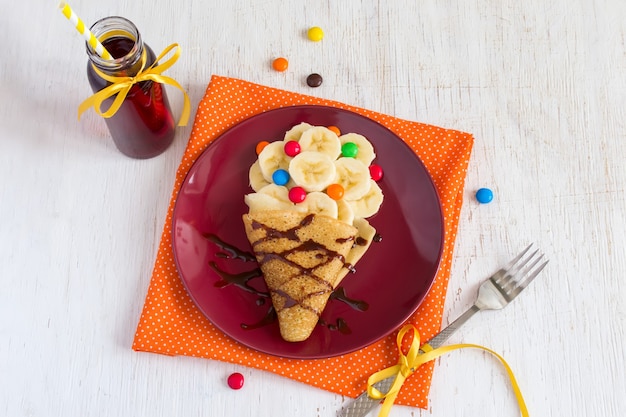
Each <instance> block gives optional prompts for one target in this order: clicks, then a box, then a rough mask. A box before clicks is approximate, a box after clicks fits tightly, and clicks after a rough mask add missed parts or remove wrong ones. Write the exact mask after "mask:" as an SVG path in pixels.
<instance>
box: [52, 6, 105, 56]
mask: <svg viewBox="0 0 626 417" xmlns="http://www.w3.org/2000/svg"><path fill="white" fill-rule="evenodd" d="M59 9H61V12H62V13H63V15H64V16H65V17H67V19H68V20H69V21H70V22H72V24H73V25H74V27H75V28H76V30H77V31H78V33H80V34H81V35H83V38H85V40H86V41H87V43H89V46H91V48H92V49H93V50H94V51H96V53H97V54H98V55H99V56H101V57H102V58H103V59H113V56H112V55H111V54H110V53H109V51H107V50H106V49H104V46H102V44H101V43H100V41H99V40H98V39H97V38H96V36H95V35H94V34H93V33H91V31H90V30H89V29H87V27H85V24H84V23H83V21H82V20H81V19H80V17H78V16H77V15H76V13H74V10H72V8H71V7H70V5H69V4H67V3H65V2H61V3H59Z"/></svg>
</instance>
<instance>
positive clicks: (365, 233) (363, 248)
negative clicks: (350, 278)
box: [334, 218, 376, 287]
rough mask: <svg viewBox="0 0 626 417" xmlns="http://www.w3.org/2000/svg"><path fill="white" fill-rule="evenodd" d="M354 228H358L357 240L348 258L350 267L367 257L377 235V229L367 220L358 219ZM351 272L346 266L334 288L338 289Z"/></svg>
mask: <svg viewBox="0 0 626 417" xmlns="http://www.w3.org/2000/svg"><path fill="white" fill-rule="evenodd" d="M353 226H354V227H356V228H357V230H358V233H357V235H356V236H357V239H356V242H354V245H352V249H351V250H350V252H348V256H346V262H345V263H346V265H350V266H352V267H354V266H355V265H356V263H357V262H359V260H360V259H361V258H362V257H363V255H365V252H367V250H368V249H369V247H370V245H371V244H372V240H373V239H374V235H375V234H376V229H375V228H374V227H373V226H372V225H371V224H369V222H368V221H367V220H365V219H362V218H358V219H354V224H353ZM348 272H350V268H349V267H346V266H344V267H343V268H342V269H341V271H339V275H338V276H337V280H336V281H335V284H334V286H335V287H337V285H339V283H340V282H341V280H342V279H343V278H344V277H345V276H346V275H348Z"/></svg>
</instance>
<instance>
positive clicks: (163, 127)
mask: <svg viewBox="0 0 626 417" xmlns="http://www.w3.org/2000/svg"><path fill="white" fill-rule="evenodd" d="M91 31H92V32H93V34H94V35H95V36H96V38H98V39H99V40H100V42H101V43H102V44H103V46H104V47H105V48H106V49H107V50H108V51H109V53H110V54H111V55H112V56H113V58H114V59H113V60H106V59H103V58H102V57H100V56H99V55H98V54H97V53H96V52H95V51H94V50H93V49H91V47H90V46H89V44H87V55H88V57H89V62H88V63H87V78H88V79H89V84H90V85H91V89H92V90H93V92H94V93H96V92H98V91H100V90H102V89H103V88H105V87H107V86H108V85H110V84H111V83H109V82H108V81H106V80H104V79H103V78H101V77H100V76H99V75H98V74H97V73H96V72H95V71H94V69H93V66H95V67H96V68H98V69H99V70H100V71H101V72H103V73H104V74H107V75H111V76H128V77H132V76H135V75H137V73H138V72H139V71H140V69H141V56H142V54H143V52H144V50H145V52H146V54H147V62H146V66H145V67H146V68H147V67H148V66H150V65H151V64H153V63H154V62H155V60H156V56H155V54H154V52H153V51H152V49H151V48H150V47H149V46H148V45H147V44H145V43H143V40H142V39H141V34H140V33H139V31H138V30H137V28H136V27H135V25H134V24H133V23H132V22H131V21H129V20H128V19H125V18H123V17H119V16H112V17H105V18H104V19H101V20H99V21H97V22H96V23H94V24H93V26H92V27H91ZM114 98H115V96H113V97H110V98H108V99H106V100H105V101H104V102H103V103H102V107H101V109H102V111H103V112H105V111H106V110H107V109H108V108H109V107H110V105H111V103H112V102H113V100H114ZM104 120H105V122H106V124H107V127H108V128H109V132H110V133H111V136H112V138H113V141H114V142H115V145H116V146H117V148H118V149H119V150H120V152H122V153H123V154H124V155H127V156H129V157H131V158H136V159H147V158H152V157H154V156H157V155H159V154H161V153H163V152H164V151H165V150H166V149H167V148H168V147H169V146H170V145H171V144H172V141H173V140H174V132H175V127H176V124H175V122H174V117H173V114H172V110H171V108H170V105H169V101H168V99H167V93H166V91H165V88H164V87H163V85H161V84H160V83H157V82H153V81H142V82H139V83H136V84H134V85H133V86H132V87H131V89H130V91H129V92H128V95H127V96H126V98H125V99H124V102H123V103H122V106H121V107H120V108H119V110H118V111H117V112H116V113H115V114H114V115H113V116H111V117H110V118H105V119H104Z"/></svg>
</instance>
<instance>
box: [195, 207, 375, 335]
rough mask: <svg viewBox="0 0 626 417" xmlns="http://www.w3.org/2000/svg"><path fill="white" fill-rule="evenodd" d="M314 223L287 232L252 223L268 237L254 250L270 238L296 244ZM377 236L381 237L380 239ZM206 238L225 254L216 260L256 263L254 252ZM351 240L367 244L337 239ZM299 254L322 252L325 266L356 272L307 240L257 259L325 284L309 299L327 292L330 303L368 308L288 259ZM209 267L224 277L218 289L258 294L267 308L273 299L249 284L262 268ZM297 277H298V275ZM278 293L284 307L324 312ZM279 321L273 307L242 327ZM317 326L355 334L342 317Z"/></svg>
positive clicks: (307, 221)
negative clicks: (334, 264)
mask: <svg viewBox="0 0 626 417" xmlns="http://www.w3.org/2000/svg"><path fill="white" fill-rule="evenodd" d="M312 221H313V215H309V216H306V217H305V218H304V219H303V220H302V222H301V223H300V225H298V226H296V227H294V228H292V229H289V230H286V231H280V230H277V229H273V228H270V227H267V226H265V225H263V224H261V223H258V222H253V223H252V227H253V228H254V229H259V228H263V229H264V230H265V231H266V235H265V237H264V238H262V239H259V240H258V241H257V242H254V243H253V245H252V246H253V248H254V247H256V246H257V245H258V244H260V243H261V242H264V241H267V240H270V239H276V238H286V239H289V240H294V241H298V240H299V239H298V236H297V234H296V231H297V230H298V228H300V227H302V226H306V225H308V224H310V223H311V222H312ZM377 236H378V238H377ZM204 237H205V238H206V239H207V240H209V241H210V242H212V243H214V244H215V245H216V246H217V247H218V248H220V249H221V250H222V252H218V253H216V255H215V256H216V257H217V258H222V259H239V260H241V261H243V262H253V261H257V257H255V256H254V255H253V254H252V253H250V252H246V251H243V250H241V249H239V248H237V247H235V246H233V245H231V244H228V243H226V242H224V241H223V240H222V239H220V238H219V237H218V236H216V235H214V234H205V235H204ZM350 240H354V245H355V246H356V245H366V244H367V241H366V240H365V239H363V238H360V237H359V238H356V239H354V237H348V238H340V239H337V242H338V243H345V242H348V241H350ZM373 240H374V241H377V242H379V241H380V240H381V238H380V235H378V234H377V235H376V236H374V239H373ZM298 251H320V252H322V253H320V254H318V255H316V256H318V257H319V258H320V259H322V258H326V261H325V264H326V263H329V262H332V261H333V260H335V259H339V260H340V261H341V262H343V264H344V267H346V268H348V270H349V271H350V272H351V273H354V272H356V269H355V268H354V266H353V265H351V264H349V263H346V262H345V259H344V257H343V256H342V255H341V254H339V253H337V252H335V251H332V250H330V249H328V248H326V247H325V246H324V245H322V244H319V243H317V242H314V241H312V240H307V241H304V242H302V244H301V245H299V246H297V247H295V248H293V249H290V250H287V251H284V252H283V253H281V254H273V253H264V252H262V251H257V252H256V253H257V256H258V258H259V259H260V263H262V262H267V261H268V260H270V259H274V258H280V259H281V261H283V262H287V263H288V264H289V265H291V266H293V267H294V268H296V269H297V270H298V271H299V273H298V274H297V275H306V276H308V277H310V278H312V279H314V280H315V281H316V282H318V283H320V284H322V287H323V289H322V290H320V291H319V292H317V293H315V294H311V295H309V296H310V297H313V296H317V295H322V294H326V293H330V295H329V301H330V300H336V301H339V302H343V303H345V304H346V305H348V306H349V307H351V308H352V309H354V310H357V311H366V310H367V309H368V308H369V304H368V303H366V302H365V301H361V300H354V299H351V298H349V297H348V296H347V295H346V293H345V289H344V288H342V287H338V288H336V289H333V288H332V285H331V284H329V283H327V282H326V281H324V280H323V279H322V278H321V277H319V276H317V275H315V274H314V273H313V269H314V268H303V267H302V266H300V265H298V264H295V263H293V262H290V261H288V260H287V259H286V258H285V257H286V256H288V255H289V254H292V253H295V252H298ZM209 266H210V267H211V269H213V270H214V271H215V272H216V273H217V274H218V276H219V277H220V278H221V279H220V280H219V281H218V282H216V283H215V286H216V287H218V288H224V287H226V286H229V285H234V286H236V287H238V288H240V289H242V290H244V291H247V292H249V293H252V294H255V295H257V296H259V298H258V299H257V301H256V304H257V305H258V306H262V305H265V300H266V299H268V298H269V297H270V294H269V292H266V291H261V290H258V289H256V288H254V287H253V286H252V285H250V281H251V280H253V279H254V278H258V277H262V276H263V273H262V272H261V269H260V268H259V267H257V268H254V269H252V270H250V271H244V272H240V273H236V274H233V273H228V272H226V271H224V270H222V269H220V268H219V267H218V266H217V264H216V263H215V262H214V261H211V262H209ZM317 267H319V265H317V266H316V268H317ZM297 275H296V276H297ZM294 278H295V276H294ZM274 292H275V293H276V294H278V295H280V296H281V297H283V298H284V299H285V304H284V306H283V308H289V307H293V306H294V305H296V304H299V305H301V306H302V307H304V308H308V309H309V310H311V311H313V312H315V314H317V315H318V317H319V316H320V314H321V312H318V311H315V310H314V309H312V308H310V307H308V306H306V305H303V304H302V302H303V301H304V299H303V300H295V299H293V298H292V297H290V296H289V295H288V294H287V293H285V292H284V291H281V290H276V291H274ZM276 320H277V314H276V310H275V309H274V306H273V305H271V306H270V307H269V308H268V310H267V312H266V314H265V315H264V316H263V318H262V319H261V320H259V321H258V322H256V323H252V324H247V323H241V328H242V329H246V330H254V329H258V328H261V327H264V326H267V325H270V324H272V323H274V322H276ZM318 323H319V324H320V325H321V326H324V327H326V328H328V330H330V331H338V332H340V333H341V334H350V333H352V331H351V330H350V328H349V326H348V324H347V323H346V321H345V320H344V319H343V318H338V319H337V320H336V322H335V323H328V322H326V321H325V320H323V319H321V318H320V319H319V321H318Z"/></svg>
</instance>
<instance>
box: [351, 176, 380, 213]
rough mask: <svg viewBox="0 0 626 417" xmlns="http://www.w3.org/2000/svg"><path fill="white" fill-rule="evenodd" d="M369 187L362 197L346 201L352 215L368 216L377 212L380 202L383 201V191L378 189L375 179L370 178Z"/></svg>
mask: <svg viewBox="0 0 626 417" xmlns="http://www.w3.org/2000/svg"><path fill="white" fill-rule="evenodd" d="M369 183H370V189H369V191H368V192H367V194H365V195H364V196H363V197H361V198H360V199H358V200H355V201H348V204H349V205H350V207H352V211H353V212H354V217H355V219H356V218H359V217H363V218H365V217H370V216H373V215H374V214H376V213H378V210H379V209H380V206H381V204H382V203H383V191H382V190H381V189H380V187H379V186H378V184H376V181H374V180H372V179H370V180H369Z"/></svg>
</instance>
